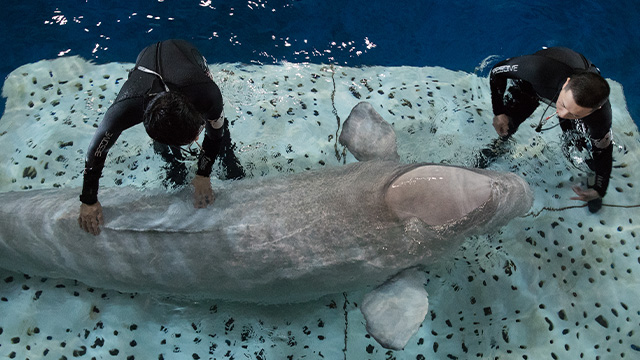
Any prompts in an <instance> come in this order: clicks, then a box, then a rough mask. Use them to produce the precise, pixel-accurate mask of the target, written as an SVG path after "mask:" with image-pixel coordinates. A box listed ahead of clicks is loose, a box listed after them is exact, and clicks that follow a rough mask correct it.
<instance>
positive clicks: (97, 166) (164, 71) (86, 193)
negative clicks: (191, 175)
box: [80, 40, 227, 205]
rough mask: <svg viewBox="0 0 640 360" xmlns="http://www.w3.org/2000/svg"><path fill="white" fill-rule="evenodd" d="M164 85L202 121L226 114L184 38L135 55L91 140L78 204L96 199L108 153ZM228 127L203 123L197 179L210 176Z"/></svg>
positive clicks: (203, 63)
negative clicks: (185, 101)
mask: <svg viewBox="0 0 640 360" xmlns="http://www.w3.org/2000/svg"><path fill="white" fill-rule="evenodd" d="M147 69H148V70H151V71H152V72H148V71H146V70H147ZM153 72H155V73H156V74H154V73H153ZM163 80H164V81H163ZM165 84H166V85H167V86H168V88H169V89H170V91H179V92H181V93H182V94H184V95H185V96H186V97H187V98H188V99H189V100H190V101H191V104H192V105H193V106H194V107H195V108H196V110H197V111H198V112H200V113H201V114H202V115H203V117H204V118H205V119H209V120H214V121H215V120H218V119H219V118H220V117H221V116H224V114H223V100H222V94H221V92H220V89H219V88H218V86H217V85H216V84H215V82H213V79H212V76H211V74H210V72H209V69H208V67H207V63H206V60H205V59H204V57H203V56H202V55H201V54H200V52H199V51H198V49H196V48H195V46H193V45H192V44H190V43H188V42H187V41H184V40H166V41H162V42H158V43H156V44H153V45H150V46H148V47H146V48H145V49H143V50H142V51H141V52H140V54H139V55H138V58H137V60H136V66H135V67H134V68H133V70H131V71H130V72H129V77H128V79H127V81H126V82H125V83H124V84H123V85H122V88H121V89H120V92H119V93H118V96H117V97H116V100H115V101H114V103H113V104H112V105H111V106H110V107H109V109H108V110H107V112H106V114H105V116H104V119H103V120H102V121H101V122H100V125H99V126H98V130H97V131H96V133H95V135H94V136H93V139H92V140H91V144H90V145H89V149H88V151H87V156H86V161H85V170H84V183H83V188H82V194H81V195H80V201H82V202H83V203H85V204H89V205H91V204H94V203H96V202H97V201H98V187H99V180H100V175H101V174H102V169H103V168H104V163H105V160H106V157H107V152H108V151H109V149H110V148H111V146H112V145H113V144H114V143H115V142H116V140H117V139H118V137H119V136H120V134H121V133H122V132H123V131H124V130H126V129H128V128H130V127H132V126H134V125H137V124H140V123H141V122H142V121H143V115H144V110H145V108H146V107H147V105H148V103H149V102H150V101H151V99H153V96H155V94H156V93H159V92H161V91H163V90H164V89H165ZM226 127H227V126H223V127H221V128H220V129H214V128H213V127H212V126H211V124H210V122H209V121H206V127H205V128H206V133H205V134H206V135H205V138H204V140H203V143H202V147H203V150H204V152H202V153H201V154H200V155H199V157H198V171H197V174H198V175H202V176H209V175H210V174H211V169H212V166H213V162H214V160H215V159H216V157H217V156H218V154H219V153H220V151H221V139H222V138H223V135H224V132H225V128H226Z"/></svg>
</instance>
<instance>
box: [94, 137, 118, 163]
mask: <svg viewBox="0 0 640 360" xmlns="http://www.w3.org/2000/svg"><path fill="white" fill-rule="evenodd" d="M112 135H113V134H112V133H110V132H106V133H105V134H104V137H103V138H102V141H100V144H99V145H98V148H97V149H96V152H95V153H94V155H95V156H96V157H100V156H102V151H104V149H105V148H106V147H107V144H109V140H111V136H112Z"/></svg>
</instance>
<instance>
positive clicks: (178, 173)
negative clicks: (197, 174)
mask: <svg viewBox="0 0 640 360" xmlns="http://www.w3.org/2000/svg"><path fill="white" fill-rule="evenodd" d="M153 150H154V151H155V152H156V154H159V155H160V156H161V157H162V159H163V160H164V161H165V162H166V165H165V166H164V167H163V168H164V169H165V170H166V172H167V177H166V178H165V180H163V182H162V183H163V184H164V185H165V187H167V188H168V189H170V188H175V187H178V186H182V185H184V184H186V182H187V167H186V166H185V165H184V163H183V162H182V160H183V159H184V158H183V156H182V153H181V152H180V149H179V148H178V147H174V146H168V145H165V144H162V143H159V142H157V141H154V142H153Z"/></svg>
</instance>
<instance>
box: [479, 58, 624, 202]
mask: <svg viewBox="0 0 640 360" xmlns="http://www.w3.org/2000/svg"><path fill="white" fill-rule="evenodd" d="M490 85H491V101H492V105H493V113H494V115H495V117H494V119H493V126H494V128H495V130H496V132H497V133H498V135H500V136H501V140H502V141H504V140H506V139H508V138H509V137H510V136H511V135H512V134H513V133H515V132H516V131H517V130H518V126H520V124H521V123H522V122H524V121H525V120H526V119H527V118H528V117H529V116H530V115H531V114H532V113H533V112H534V111H535V109H536V108H537V107H538V105H539V103H540V101H542V102H544V103H546V104H548V105H547V109H548V107H549V106H553V107H555V114H554V116H555V115H557V116H558V118H559V122H560V126H561V128H562V130H563V131H564V132H569V131H576V132H579V133H581V134H583V135H584V141H581V142H578V143H577V144H574V146H579V147H586V145H587V139H588V141H590V145H591V148H590V151H591V157H592V158H591V159H590V160H588V161H587V163H588V164H589V167H590V168H591V169H592V170H593V171H595V176H596V177H595V184H594V185H593V186H589V188H587V189H585V188H582V187H580V186H574V187H573V191H574V192H575V193H576V196H575V197H572V198H571V199H572V200H582V201H586V202H588V205H589V210H590V211H591V212H596V211H598V210H599V209H600V207H601V206H602V197H604V196H605V194H606V191H607V187H608V185H609V177H610V175H611V168H612V162H613V160H612V153H613V144H612V141H611V104H610V103H609V92H610V89H609V85H608V83H607V81H606V80H605V79H604V78H603V77H602V76H600V71H599V70H598V68H596V67H595V65H593V64H592V63H591V62H590V61H589V60H587V59H586V58H585V57H584V56H583V55H582V54H579V53H577V52H575V51H573V50H571V49H568V48H563V47H552V48H547V49H543V50H540V51H538V52H536V53H534V54H533V55H525V56H519V57H514V58H509V59H506V60H504V61H502V62H500V63H498V64H496V65H495V66H494V67H493V69H492V70H491V74H490ZM543 117H544V115H543ZM549 118H550V117H548V118H546V119H541V120H540V124H539V125H538V127H537V128H536V131H538V132H539V131H541V130H542V126H543V125H544V122H545V121H546V120H548V119H549Z"/></svg>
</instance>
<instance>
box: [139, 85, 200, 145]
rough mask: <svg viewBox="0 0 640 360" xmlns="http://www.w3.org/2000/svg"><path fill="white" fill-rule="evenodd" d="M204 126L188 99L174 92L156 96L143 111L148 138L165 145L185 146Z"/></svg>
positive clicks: (164, 92)
mask: <svg viewBox="0 0 640 360" xmlns="http://www.w3.org/2000/svg"><path fill="white" fill-rule="evenodd" d="M204 124H205V121H204V118H203V117H202V115H201V114H200V113H199V112H198V111H197V110H196V109H195V108H194V107H193V105H192V104H191V102H190V101H189V99H187V97H185V96H184V95H182V94H180V93H179V92H176V91H170V92H166V91H163V92H161V93H159V94H158V95H156V96H155V97H154V98H153V99H152V100H151V102H149V105H147V108H146V109H145V110H144V128H145V129H146V130H147V134H149V136H150V137H151V138H152V139H154V140H156V141H158V142H161V143H163V144H167V145H186V144H189V143H191V142H193V140H194V139H195V138H196V137H197V136H198V132H199V131H200V129H201V128H202V126H203V125H204Z"/></svg>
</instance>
